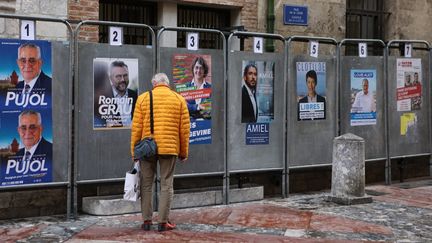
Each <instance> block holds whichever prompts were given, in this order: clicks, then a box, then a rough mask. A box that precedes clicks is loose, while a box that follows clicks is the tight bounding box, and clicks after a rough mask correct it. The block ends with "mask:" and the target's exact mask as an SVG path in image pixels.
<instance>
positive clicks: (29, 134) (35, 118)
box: [16, 110, 52, 162]
mask: <svg viewBox="0 0 432 243" xmlns="http://www.w3.org/2000/svg"><path fill="white" fill-rule="evenodd" d="M42 132H43V126H42V117H41V114H40V113H39V112H37V111H33V110H25V111H23V112H21V114H20V115H19V116H18V134H19V136H20V139H21V142H22V144H23V145H24V147H23V148H21V149H20V150H18V152H17V154H16V155H17V156H22V159H23V160H24V161H31V160H32V158H33V157H37V156H42V157H44V158H45V160H46V161H50V162H52V143H50V142H48V141H47V140H46V139H45V138H44V137H43V136H42Z"/></svg>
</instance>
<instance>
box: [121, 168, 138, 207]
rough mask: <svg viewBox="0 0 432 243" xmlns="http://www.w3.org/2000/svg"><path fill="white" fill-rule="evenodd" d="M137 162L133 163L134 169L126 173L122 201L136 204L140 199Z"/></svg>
mask: <svg viewBox="0 0 432 243" xmlns="http://www.w3.org/2000/svg"><path fill="white" fill-rule="evenodd" d="M138 163H139V162H135V165H134V169H132V170H131V171H128V172H126V177H125V184H124V194H123V199H124V200H127V201H133V202H136V201H137V200H138V199H139V198H140V178H139V164H138Z"/></svg>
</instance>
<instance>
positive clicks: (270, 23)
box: [265, 0, 275, 52]
mask: <svg viewBox="0 0 432 243" xmlns="http://www.w3.org/2000/svg"><path fill="white" fill-rule="evenodd" d="M274 22H275V13H274V0H267V33H270V34H273V33H274ZM265 49H266V52H274V50H275V47H274V40H272V39H266V44H265Z"/></svg>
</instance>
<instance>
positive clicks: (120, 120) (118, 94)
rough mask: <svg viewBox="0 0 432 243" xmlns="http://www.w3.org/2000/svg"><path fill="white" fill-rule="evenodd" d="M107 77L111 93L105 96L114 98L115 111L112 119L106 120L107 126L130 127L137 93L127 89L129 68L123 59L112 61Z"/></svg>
mask: <svg viewBox="0 0 432 243" xmlns="http://www.w3.org/2000/svg"><path fill="white" fill-rule="evenodd" d="M109 78H110V83H111V88H112V93H111V94H109V95H107V96H106V97H110V98H114V99H115V105H116V109H115V110H116V111H117V112H116V113H115V114H112V115H114V118H113V119H110V120H107V126H108V127H130V125H131V121H132V116H133V112H134V109H135V101H136V99H137V96H138V95H137V92H135V91H134V90H131V89H128V85H129V70H128V66H127V65H126V63H124V62H123V61H114V62H112V63H111V65H110V69H109Z"/></svg>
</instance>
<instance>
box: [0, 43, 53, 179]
mask: <svg viewBox="0 0 432 243" xmlns="http://www.w3.org/2000/svg"><path fill="white" fill-rule="evenodd" d="M0 53H1V57H2V60H1V61H0V62H1V65H0V158H1V164H0V186H1V187H4V186H14V185H23V184H36V183H45V182H51V181H52V174H53V173H52V171H53V157H52V154H53V148H52V147H53V146H52V145H53V132H52V92H51V91H52V78H51V77H52V68H51V60H52V57H51V43H50V42H48V41H40V40H32V41H25V40H16V39H0Z"/></svg>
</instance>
